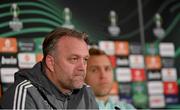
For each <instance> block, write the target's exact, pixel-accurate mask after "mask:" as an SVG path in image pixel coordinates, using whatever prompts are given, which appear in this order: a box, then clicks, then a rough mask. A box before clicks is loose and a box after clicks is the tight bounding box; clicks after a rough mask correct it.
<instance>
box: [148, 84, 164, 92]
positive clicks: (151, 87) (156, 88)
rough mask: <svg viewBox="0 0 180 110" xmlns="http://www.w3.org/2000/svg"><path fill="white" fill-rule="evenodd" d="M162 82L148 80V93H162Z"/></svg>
mask: <svg viewBox="0 0 180 110" xmlns="http://www.w3.org/2000/svg"><path fill="white" fill-rule="evenodd" d="M163 92H164V89H163V83H162V82H161V81H149V82H148V93H149V94H150V95H152V94H163Z"/></svg>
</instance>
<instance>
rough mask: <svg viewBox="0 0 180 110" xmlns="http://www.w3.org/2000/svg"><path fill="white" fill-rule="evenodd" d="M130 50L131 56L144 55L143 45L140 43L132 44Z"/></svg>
mask: <svg viewBox="0 0 180 110" xmlns="http://www.w3.org/2000/svg"><path fill="white" fill-rule="evenodd" d="M129 49H130V53H131V54H142V48H141V44H140V43H138V42H137V43H135V42H132V43H130V46H129Z"/></svg>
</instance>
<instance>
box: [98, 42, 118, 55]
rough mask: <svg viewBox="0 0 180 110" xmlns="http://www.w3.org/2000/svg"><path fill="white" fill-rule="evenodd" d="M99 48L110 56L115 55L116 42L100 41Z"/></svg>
mask: <svg viewBox="0 0 180 110" xmlns="http://www.w3.org/2000/svg"><path fill="white" fill-rule="evenodd" d="M99 48H100V49H101V50H104V51H105V52H106V54H108V55H114V54H115V48H114V42H113V41H100V42H99Z"/></svg>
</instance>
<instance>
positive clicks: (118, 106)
mask: <svg viewBox="0 0 180 110" xmlns="http://www.w3.org/2000/svg"><path fill="white" fill-rule="evenodd" d="M89 54H90V57H89V59H88V63H87V75H86V78H85V82H86V83H87V84H88V85H90V86H91V87H92V89H93V91H94V94H95V96H96V101H97V103H98V105H99V109H100V110H104V109H111V110H113V109H114V110H135V108H134V107H133V106H132V105H131V104H128V103H125V102H122V101H119V102H116V103H115V102H113V101H112V99H111V98H110V91H111V89H112V85H113V82H114V80H113V68H112V64H111V62H110V59H109V58H108V56H107V55H106V53H105V52H104V51H102V50H100V49H97V48H90V50H89Z"/></svg>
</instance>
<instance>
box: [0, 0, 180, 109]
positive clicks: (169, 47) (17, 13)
mask: <svg viewBox="0 0 180 110" xmlns="http://www.w3.org/2000/svg"><path fill="white" fill-rule="evenodd" d="M137 3H138V2H137V1H136V0H133V1H132V0H113V1H111V0H104V1H103V2H102V1H94V0H88V1H83V0H78V1H73V0H68V1H67V0H26V1H20V0H19V1H18V0H14V1H13V2H12V1H7V0H1V4H0V10H1V14H0V76H1V83H2V85H1V86H2V91H1V92H2V93H3V92H4V91H6V89H7V88H8V87H9V85H10V84H12V83H13V82H14V73H15V72H16V71H18V70H19V69H26V68H31V67H32V66H33V65H34V64H35V63H36V62H38V61H40V60H41V59H42V57H43V55H42V46H41V44H42V41H43V39H44V36H45V35H46V34H47V33H48V32H50V31H51V30H52V29H54V28H55V27H59V26H64V25H67V24H68V26H69V27H71V28H72V27H74V28H75V29H77V30H81V31H85V32H87V33H88V34H89V38H90V42H91V45H97V46H98V47H99V48H101V49H102V50H104V51H106V53H107V54H108V55H109V58H110V59H111V61H112V64H113V67H114V77H115V83H114V86H113V88H112V91H111V96H112V98H113V99H114V101H116V100H122V101H126V102H128V103H132V104H133V105H134V106H135V107H136V108H180V107H179V105H180V104H179V103H180V99H179V84H180V78H179V70H180V68H179V64H180V58H179V55H180V48H179V46H180V45H179V44H180V42H179V41H180V38H179V37H178V36H179V35H180V31H179V29H180V22H179V21H180V15H179V14H180V13H179V12H180V11H179V10H180V5H179V4H180V2H179V1H178V0H158V1H152V0H142V2H141V3H142V10H141V11H142V12H143V13H142V14H143V19H142V20H143V26H144V30H143V33H144V44H143V43H142V38H141V37H142V35H141V34H140V29H139V28H140V26H139V14H140V13H139V12H138V9H139V5H138V4H137ZM67 7H68V8H67ZM127 7H128V8H127ZM64 9H68V13H69V14H68V13H66V11H67V10H66V11H65V10H64ZM112 10H113V11H114V12H116V17H115V18H116V19H115V20H116V26H117V27H118V28H119V33H118V35H112V33H110V31H108V27H110V26H111V20H112V19H110V18H111V17H110V15H109V13H110V11H112ZM157 13H158V14H159V15H160V19H159V21H160V24H161V29H163V30H164V31H165V34H164V36H163V37H162V36H161V37H162V38H158V37H157V35H156V33H154V32H153V30H154V29H157V24H156V23H157V22H158V21H157V19H156V18H155V15H157ZM67 14H68V17H69V18H70V19H69V21H68V20H67V18H66V17H67ZM67 21H68V22H67ZM158 29H159V28H158Z"/></svg>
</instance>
